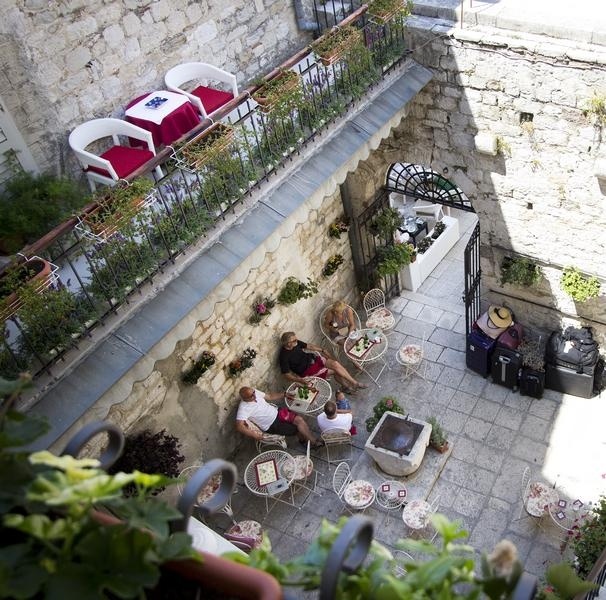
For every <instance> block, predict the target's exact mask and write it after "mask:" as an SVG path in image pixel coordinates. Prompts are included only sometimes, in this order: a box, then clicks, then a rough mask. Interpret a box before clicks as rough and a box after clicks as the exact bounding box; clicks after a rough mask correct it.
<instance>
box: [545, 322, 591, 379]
mask: <svg viewBox="0 0 606 600" xmlns="http://www.w3.org/2000/svg"><path fill="white" fill-rule="evenodd" d="M599 356H600V355H599V348H598V344H597V342H596V341H595V340H594V339H593V336H592V334H591V330H590V329H588V328H587V327H581V328H579V329H576V328H574V327H569V328H568V329H566V331H564V332H563V333H562V332H560V331H554V332H553V333H552V334H551V335H550V336H549V342H548V343H547V352H546V359H547V362H548V363H550V364H553V365H560V366H562V367H567V368H569V369H574V370H576V371H577V373H583V372H585V373H587V374H592V373H593V370H594V367H595V364H596V362H597V361H598V358H599Z"/></svg>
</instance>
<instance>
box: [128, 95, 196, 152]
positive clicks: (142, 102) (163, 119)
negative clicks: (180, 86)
mask: <svg viewBox="0 0 606 600" xmlns="http://www.w3.org/2000/svg"><path fill="white" fill-rule="evenodd" d="M156 98H158V99H161V100H163V99H164V98H166V101H164V102H161V103H158V102H154V100H155V99H156ZM125 116H126V120H127V121H128V122H129V123H132V124H133V125H137V126H138V127H142V128H143V129H146V130H147V131H150V132H151V134H152V137H153V140H154V144H155V145H156V146H158V145H160V144H164V145H166V146H168V145H169V144H171V143H172V142H174V141H175V140H177V139H179V138H180V137H181V136H183V135H185V134H186V133H187V132H188V131H191V130H192V129H193V128H194V127H196V125H198V124H199V123H200V116H199V115H198V113H197V112H196V109H195V108H194V107H193V106H192V104H191V103H190V101H189V99H188V98H187V96H185V95H183V94H177V93H175V92H168V91H166V90H159V91H155V92H151V93H150V94H145V95H144V96H139V97H138V98H135V99H134V100H133V101H132V102H130V103H129V104H128V105H127V107H126V112H125Z"/></svg>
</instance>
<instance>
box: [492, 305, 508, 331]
mask: <svg viewBox="0 0 606 600" xmlns="http://www.w3.org/2000/svg"><path fill="white" fill-rule="evenodd" d="M488 316H489V317H490V320H491V321H492V322H493V323H494V324H495V325H496V326H497V327H509V326H510V325H511V324H512V323H513V319H512V318H511V311H510V310H509V309H508V308H505V307H504V306H491V307H490V308H489V309H488Z"/></svg>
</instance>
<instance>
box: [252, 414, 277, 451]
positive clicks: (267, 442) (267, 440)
mask: <svg viewBox="0 0 606 600" xmlns="http://www.w3.org/2000/svg"><path fill="white" fill-rule="evenodd" d="M246 425H247V427H248V428H249V429H250V430H251V431H252V432H253V433H254V434H255V435H258V434H259V433H261V434H263V437H262V438H261V439H260V440H255V441H256V445H257V450H260V448H261V447H262V446H280V448H282V449H284V450H286V447H287V444H286V438H285V437H284V436H283V435H279V434H277V433H266V432H264V431H261V429H259V427H257V425H255V424H254V423H253V422H252V421H248V420H247V421H246ZM251 437H252V436H251Z"/></svg>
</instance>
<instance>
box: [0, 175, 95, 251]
mask: <svg viewBox="0 0 606 600" xmlns="http://www.w3.org/2000/svg"><path fill="white" fill-rule="evenodd" d="M85 198H86V194H84V193H82V191H81V190H80V188H79V187H78V186H77V185H76V184H75V183H74V182H73V181H71V180H70V179H66V178H63V177H55V176H54V175H51V174H50V173H45V174H42V175H32V174H30V173H26V172H23V171H22V172H20V173H19V174H18V175H15V176H14V177H11V178H10V179H8V180H6V182H5V187H4V189H3V191H2V192H1V193H0V251H2V252H3V253H4V254H12V253H14V252H17V251H18V250H21V249H22V248H23V246H25V244H31V243H32V242H35V241H37V240H38V239H40V238H41V237H42V236H43V235H44V234H46V233H47V232H49V231H50V230H51V229H52V228H53V227H55V226H56V225H59V224H60V223H61V222H62V221H64V220H65V219H67V218H68V217H70V216H71V215H72V213H73V212H74V210H76V209H79V208H80V207H82V206H83V205H84V203H85Z"/></svg>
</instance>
